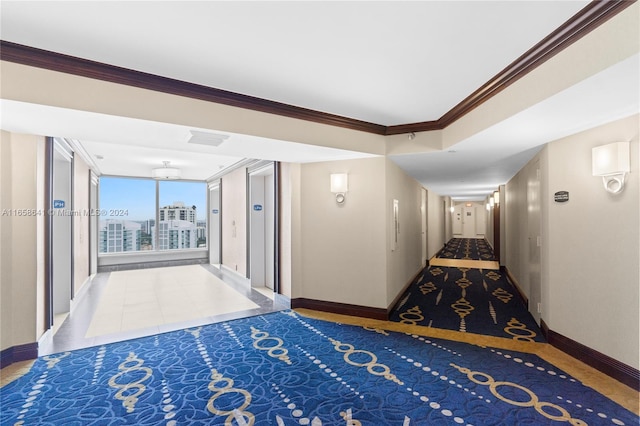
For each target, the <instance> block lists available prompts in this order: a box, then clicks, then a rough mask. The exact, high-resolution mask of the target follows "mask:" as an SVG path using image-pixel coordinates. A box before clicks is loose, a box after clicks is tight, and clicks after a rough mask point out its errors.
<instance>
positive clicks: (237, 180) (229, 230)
mask: <svg viewBox="0 0 640 426" xmlns="http://www.w3.org/2000/svg"><path fill="white" fill-rule="evenodd" d="M221 187H222V209H221V211H222V264H223V265H224V266H226V267H227V268H229V269H231V270H232V271H236V272H238V273H239V274H240V275H242V276H245V277H246V276H247V170H246V169H245V168H239V169H237V170H234V171H233V172H231V173H229V174H228V175H226V176H224V177H223V178H222V185H221Z"/></svg>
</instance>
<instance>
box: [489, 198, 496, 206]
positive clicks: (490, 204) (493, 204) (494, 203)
mask: <svg viewBox="0 0 640 426" xmlns="http://www.w3.org/2000/svg"><path fill="white" fill-rule="evenodd" d="M495 205H496V201H495V199H494V198H493V197H491V198H489V206H491V207H493V206H495Z"/></svg>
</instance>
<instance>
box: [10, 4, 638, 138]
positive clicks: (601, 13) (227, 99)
mask: <svg viewBox="0 0 640 426" xmlns="http://www.w3.org/2000/svg"><path fill="white" fill-rule="evenodd" d="M636 1H637V0H604V1H601V0H593V1H592V2H591V3H589V4H588V5H587V6H585V7H584V8H583V9H582V10H580V11H579V12H578V13H577V14H575V15H574V16H573V17H571V18H570V19H569V20H568V21H566V22H565V23H564V24H563V25H562V26H560V27H559V28H558V29H557V30H555V31H554V32H552V33H551V34H549V35H548V36H547V37H545V38H544V39H543V40H542V41H540V42H539V43H538V44H536V45H535V46H534V47H532V48H531V49H529V50H528V51H527V52H525V53H524V54H523V55H522V56H520V57H519V58H518V59H516V60H515V61H514V62H512V63H511V64H510V65H509V66H507V67H506V68H505V69H503V70H502V71H500V72H499V73H498V74H497V75H496V76H494V77H493V78H492V79H491V80H489V81H488V82H487V83H485V84H484V85H482V86H481V87H480V88H479V89H477V90H476V91H475V92H473V93H472V94H471V95H469V96H468V97H466V98H465V99H464V100H463V101H461V102H460V103H459V104H457V105H456V106H455V107H453V108H452V109H451V110H449V111H448V112H447V113H445V114H444V115H443V116H442V117H440V118H439V119H437V120H432V121H424V122H419V123H410V124H400V125H393V126H384V125H381V124H375V123H369V122H366V121H362V120H356V119H353V118H349V117H343V116H340V115H335V114H329V113H325V112H320V111H315V110H312V109H308V108H302V107H297V106H294V105H289V104H285V103H281V102H276V101H271V100H268V99H262V98H257V97H254V96H248V95H243V94H240V93H235V92H230V91H226V90H222V89H216V88H213V87H208V86H203V85H199V84H194V83H189V82H185V81H181V80H176V79H172V78H167V77H162V76H159V75H155V74H149V73H144V72H141V71H135V70H131V69H128V68H122V67H117V66H114V65H109V64H104V63H101V62H96V61H90V60H87V59H82V58H78V57H75V56H70V55H64V54H61V53H56V52H51V51H48V50H43V49H38V48H35V47H30V46H25V45H21V44H17V43H13V42H10V41H5V40H0V60H3V61H8V62H14V63H18V64H22V65H28V66H33V67H37V68H44V69H48V70H52V71H58V72H63V73H67V74H73V75H78V76H82V77H87V78H92V79H97V80H102V81H108V82H112V83H117V84H124V85H127V86H132V87H138V88H141V89H148V90H153V91H157V92H162V93H168V94H172V95H178V96H184V97H188V98H192V99H198V100H203V101H208V102H214V103H219V104H223V105H229V106H234V107H238V108H244V109H249V110H253V111H260V112H265V113H269V114H275V115H280V116H284V117H289V118H295V119H300V120H305V121H311V122H315V123H320V124H325V125H329V126H336V127H342V128H346V129H351V130H357V131H362V132H368V133H373V134H378V135H397V134H402V133H411V132H425V131H430V130H441V129H444V128H445V127H447V126H449V125H450V124H452V123H453V122H455V121H456V120H458V119H459V118H460V117H462V116H463V115H465V114H467V113H469V112H470V111H472V110H473V109H475V108H477V107H478V106H480V105H481V104H483V103H484V102H486V101H488V100H489V99H491V98H492V97H493V96H495V95H497V94H498V93H500V92H501V91H502V90H504V89H505V88H507V87H508V86H509V85H511V84H513V83H514V82H516V81H517V80H519V79H520V78H522V77H523V76H525V75H526V74H528V73H529V72H531V71H532V70H533V69H535V68H536V67H538V66H539V65H541V64H543V63H544V62H545V61H547V60H549V59H550V58H552V57H553V56H555V55H556V54H558V53H559V52H561V51H562V50H563V49H565V48H566V47H568V46H570V45H571V44H572V43H574V42H576V41H577V40H579V39H580V38H582V37H584V36H585V35H586V34H588V33H589V32H591V31H593V30H594V29H595V28H597V27H598V26H600V25H601V24H603V23H604V22H606V21H607V20H609V19H610V18H612V17H613V16H615V15H617V14H618V13H620V12H621V11H623V10H624V9H626V8H627V7H629V6H631V5H632V4H633V3H635V2H636Z"/></svg>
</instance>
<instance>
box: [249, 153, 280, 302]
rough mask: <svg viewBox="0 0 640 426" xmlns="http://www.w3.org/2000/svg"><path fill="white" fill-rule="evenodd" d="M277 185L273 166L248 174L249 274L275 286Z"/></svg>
mask: <svg viewBox="0 0 640 426" xmlns="http://www.w3.org/2000/svg"><path fill="white" fill-rule="evenodd" d="M274 202H275V187H274V169H273V166H272V165H271V166H268V167H265V168H261V169H259V170H257V171H254V172H251V173H250V174H249V206H248V207H249V244H250V246H249V278H250V279H251V286H252V287H267V288H268V289H270V290H273V289H274V275H275V272H274V266H275V255H274V252H275V241H274V238H275V216H274V211H275V209H274V207H275V204H274Z"/></svg>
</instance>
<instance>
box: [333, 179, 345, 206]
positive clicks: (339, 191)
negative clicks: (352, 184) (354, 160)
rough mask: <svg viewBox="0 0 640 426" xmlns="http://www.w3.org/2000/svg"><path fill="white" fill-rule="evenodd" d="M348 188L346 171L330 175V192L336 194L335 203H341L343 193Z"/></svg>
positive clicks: (343, 198)
mask: <svg viewBox="0 0 640 426" xmlns="http://www.w3.org/2000/svg"><path fill="white" fill-rule="evenodd" d="M348 190H349V175H348V174H346V173H334V174H332V175H331V192H333V193H334V194H336V203H338V204H342V203H344V200H345V194H346V192H347V191H348Z"/></svg>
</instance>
